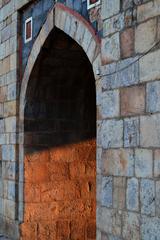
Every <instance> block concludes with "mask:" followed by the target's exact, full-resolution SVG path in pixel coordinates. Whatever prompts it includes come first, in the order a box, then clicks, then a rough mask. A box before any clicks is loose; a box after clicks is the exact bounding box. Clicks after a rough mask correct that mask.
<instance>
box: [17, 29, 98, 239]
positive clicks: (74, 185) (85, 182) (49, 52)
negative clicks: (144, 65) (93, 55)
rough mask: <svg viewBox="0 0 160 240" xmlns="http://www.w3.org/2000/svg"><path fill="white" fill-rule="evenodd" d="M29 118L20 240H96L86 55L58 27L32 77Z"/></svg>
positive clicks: (92, 101) (92, 111) (92, 110)
mask: <svg viewBox="0 0 160 240" xmlns="http://www.w3.org/2000/svg"><path fill="white" fill-rule="evenodd" d="M25 101H26V102H25V113H24V154H25V158H24V222H23V224H22V225H21V238H22V239H23V240H24V239H27V240H28V239H34V240H35V239H39V240H40V239H42V240H45V239H46V240H49V239H52V240H53V239H56V240H67V239H68V240H69V239H70V240H71V239H73V240H78V239H79V240H83V239H84V240H86V239H87V240H93V239H96V213H95V212H96V140H95V139H96V96H95V80H94V74H93V70H92V66H91V64H90V62H89V60H88V58H87V56H86V54H85V53H84V51H83V49H82V48H81V47H80V46H79V45H78V44H77V43H76V42H75V41H74V40H73V39H71V38H70V37H69V36H67V35H66V34H65V33H64V32H62V31H61V30H59V29H57V28H54V29H53V31H52V32H51V33H50V35H49V37H48V39H47V41H46V42H45V44H44V46H43V48H42V50H41V52H40V54H39V57H38V59H37V61H36V63H35V65H34V68H33V71H32V73H31V76H30V79H29V84H28V87H27V92H26V99H25Z"/></svg>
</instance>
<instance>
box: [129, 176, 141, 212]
mask: <svg viewBox="0 0 160 240" xmlns="http://www.w3.org/2000/svg"><path fill="white" fill-rule="evenodd" d="M138 197H139V186H138V179H136V178H131V179H128V181H127V200H126V203H127V209H128V210H131V211H138V210H139V200H138Z"/></svg>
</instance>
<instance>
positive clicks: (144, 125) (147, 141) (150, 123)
mask: <svg viewBox="0 0 160 240" xmlns="http://www.w3.org/2000/svg"><path fill="white" fill-rule="evenodd" d="M159 123H160V114H156V115H151V116H142V117H140V145H141V146H142V147H160V137H159V136H160V124H159Z"/></svg>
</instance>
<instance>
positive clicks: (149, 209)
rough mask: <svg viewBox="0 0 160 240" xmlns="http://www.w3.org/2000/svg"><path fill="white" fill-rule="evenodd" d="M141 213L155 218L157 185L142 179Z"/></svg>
mask: <svg viewBox="0 0 160 240" xmlns="http://www.w3.org/2000/svg"><path fill="white" fill-rule="evenodd" d="M140 202H141V213H142V214H147V215H151V216H155V183H154V181H153V180H150V179H142V180H141V184H140Z"/></svg>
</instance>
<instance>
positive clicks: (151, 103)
mask: <svg viewBox="0 0 160 240" xmlns="http://www.w3.org/2000/svg"><path fill="white" fill-rule="evenodd" d="M159 93H160V81H157V82H151V83H148V84H147V101H146V102H147V112H151V113H154V112H160V94H159Z"/></svg>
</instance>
